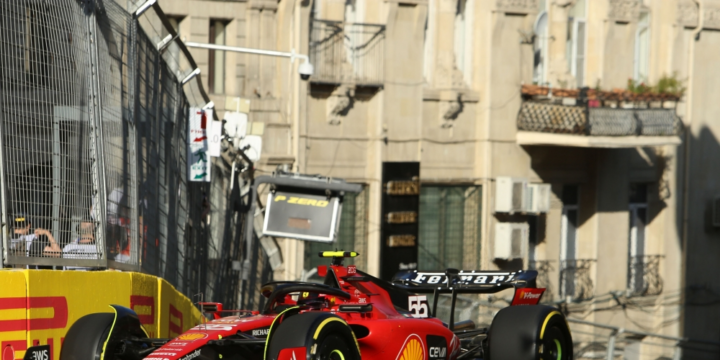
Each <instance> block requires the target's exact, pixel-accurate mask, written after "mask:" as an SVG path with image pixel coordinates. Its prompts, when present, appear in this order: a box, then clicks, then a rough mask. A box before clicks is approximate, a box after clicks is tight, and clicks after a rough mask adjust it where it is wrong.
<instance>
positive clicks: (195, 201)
mask: <svg viewBox="0 0 720 360" xmlns="http://www.w3.org/2000/svg"><path fill="white" fill-rule="evenodd" d="M140 5H142V4H138V5H137V6H136V4H133V3H131V2H130V3H129V4H128V8H130V10H131V12H128V11H126V9H125V8H124V7H123V6H122V5H120V4H118V3H116V2H114V1H112V0H87V1H80V2H78V1H72V0H56V1H51V2H46V1H29V0H27V1H25V0H23V1H5V2H1V3H0V29H1V30H2V31H1V32H0V49H2V50H1V51H0V103H2V106H1V107H0V157H1V161H2V164H1V165H2V166H0V185H1V186H2V188H1V189H0V194H1V196H2V209H1V211H2V220H3V228H2V230H3V231H2V236H3V241H2V242H0V250H1V252H2V255H3V262H2V263H3V265H4V266H15V267H32V268H55V269H62V268H65V269H103V268H114V269H121V270H133V271H142V272H145V273H149V274H153V275H157V276H161V277H163V278H165V279H166V280H168V281H169V282H170V283H171V284H173V285H175V287H176V288H178V290H180V291H182V292H184V293H185V294H187V295H189V296H193V295H195V294H197V293H205V299H213V300H217V301H225V302H228V304H229V305H230V306H232V305H233V304H234V303H235V301H234V299H236V297H237V295H236V293H237V289H236V288H237V283H238V280H237V278H238V276H237V273H233V271H232V269H231V267H230V266H229V265H228V264H230V263H231V261H232V260H233V259H234V258H235V259H237V258H239V254H238V252H239V244H240V238H239V234H242V230H241V229H242V223H241V222H242V219H243V218H244V217H243V216H238V214H237V212H236V211H234V210H230V211H227V213H226V214H224V213H223V212H222V211H219V210H217V209H218V207H223V208H225V205H226V204H225V203H221V202H220V201H219V200H217V201H215V202H214V203H216V205H217V206H214V207H213V208H214V209H215V211H214V212H213V213H212V214H213V216H212V217H211V216H210V213H211V207H212V206H211V203H213V201H211V200H216V199H223V196H225V195H223V194H225V193H230V192H229V191H227V188H228V186H229V184H227V181H225V182H223V178H222V176H220V177H218V183H213V184H215V185H217V184H219V185H218V186H219V187H218V186H211V184H206V183H189V182H188V179H187V161H188V159H187V153H186V146H187V145H186V144H187V133H188V128H187V126H188V113H189V111H190V108H191V107H202V106H204V105H205V104H207V103H208V102H209V98H208V96H207V94H206V93H205V91H204V89H203V87H202V83H201V82H200V78H199V77H195V78H193V77H192V75H191V74H194V73H195V72H194V71H195V70H196V69H197V65H196V64H195V62H194V60H193V59H192V57H191V56H190V53H189V52H188V51H187V48H185V47H184V45H182V43H181V42H180V41H179V40H177V39H178V36H177V32H176V30H175V29H172V27H171V24H170V22H169V21H168V19H167V18H166V17H165V15H164V14H163V12H162V9H161V8H160V7H159V6H158V5H157V4H154V5H152V7H151V8H148V7H145V8H144V10H147V11H144V12H141V13H135V12H132V11H135V9H138V8H141V9H143V7H142V6H140ZM215 170H218V173H220V174H222V171H221V170H220V169H215V168H214V169H213V171H215ZM238 197H239V194H238V193H237V187H236V191H235V193H234V197H231V196H227V198H228V199H230V200H228V201H227V202H228V203H236V202H238V200H237V198H238ZM227 208H230V209H233V206H227ZM211 218H212V225H217V226H218V227H222V228H224V229H225V230H227V229H232V230H230V231H224V232H223V231H221V232H219V233H217V232H211V231H209V229H210V228H211V226H210V225H211V224H210V223H211ZM237 224H240V226H236V225H237ZM234 228H237V229H234ZM215 238H219V240H218V241H215V240H216V239H215ZM208 239H210V240H208ZM209 259H210V260H215V262H217V264H215V265H212V264H210V263H211V262H212V261H209ZM233 284H234V285H233ZM218 285H219V287H222V288H223V289H225V288H227V291H225V290H223V291H221V292H219V293H214V292H213V290H214V289H215V288H218ZM226 285H227V286H226ZM233 286H234V287H233ZM233 289H234V290H233Z"/></svg>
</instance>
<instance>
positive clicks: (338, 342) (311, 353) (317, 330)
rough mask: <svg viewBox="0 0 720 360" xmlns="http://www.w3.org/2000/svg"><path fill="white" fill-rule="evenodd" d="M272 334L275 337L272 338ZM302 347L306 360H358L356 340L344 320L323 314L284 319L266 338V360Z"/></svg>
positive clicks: (308, 314) (275, 359) (272, 359)
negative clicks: (284, 351) (288, 350)
mask: <svg viewBox="0 0 720 360" xmlns="http://www.w3.org/2000/svg"><path fill="white" fill-rule="evenodd" d="M273 333H274V334H273ZM298 347H304V348H305V353H304V354H303V355H304V356H299V355H300V354H298V356H296V357H297V358H298V359H300V358H303V359H309V360H360V349H359V348H358V343H357V340H356V339H355V335H354V334H353V332H352V330H351V329H350V327H349V326H348V325H347V323H346V322H345V320H343V319H342V318H340V317H339V316H337V315H333V314H329V313H325V312H317V313H314V312H311V313H304V314H298V315H294V316H291V317H288V318H285V319H284V321H283V322H282V323H280V324H279V325H275V326H274V328H273V329H270V334H268V349H267V357H266V359H268V360H277V359H278V356H279V355H280V351H282V350H283V349H288V348H298Z"/></svg>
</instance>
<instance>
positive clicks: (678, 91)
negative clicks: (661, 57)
mask: <svg viewBox="0 0 720 360" xmlns="http://www.w3.org/2000/svg"><path fill="white" fill-rule="evenodd" d="M655 92H657V93H658V94H672V95H676V96H682V95H683V94H684V93H685V87H684V86H683V81H682V80H680V79H679V78H678V73H677V72H674V73H673V74H672V75H671V76H669V75H663V76H662V77H661V78H660V79H658V82H657V85H655Z"/></svg>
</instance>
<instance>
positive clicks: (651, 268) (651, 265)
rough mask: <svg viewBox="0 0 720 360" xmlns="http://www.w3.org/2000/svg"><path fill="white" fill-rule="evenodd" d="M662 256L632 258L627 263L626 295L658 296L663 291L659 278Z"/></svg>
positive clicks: (660, 278) (661, 281)
mask: <svg viewBox="0 0 720 360" xmlns="http://www.w3.org/2000/svg"><path fill="white" fill-rule="evenodd" d="M662 257H663V256H662V255H643V256H632V257H630V259H629V261H628V295H629V296H652V295H659V294H660V293H662V290H663V280H662V277H660V259H662Z"/></svg>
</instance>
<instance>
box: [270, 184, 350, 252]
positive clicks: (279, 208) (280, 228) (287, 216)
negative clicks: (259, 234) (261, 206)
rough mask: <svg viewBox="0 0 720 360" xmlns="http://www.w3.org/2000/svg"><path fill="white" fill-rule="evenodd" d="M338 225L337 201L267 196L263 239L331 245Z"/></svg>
mask: <svg viewBox="0 0 720 360" xmlns="http://www.w3.org/2000/svg"><path fill="white" fill-rule="evenodd" d="M339 222H340V201H339V199H338V198H337V197H330V198H328V197H327V196H324V195H313V194H302V193H295V192H288V191H276V192H275V193H270V194H268V199H267V206H266V208H265V222H264V223H263V235H269V236H278V237H285V238H293V239H301V240H307V241H318V242H326V243H329V242H332V241H334V240H335V232H336V230H337V226H338V223H339Z"/></svg>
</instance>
